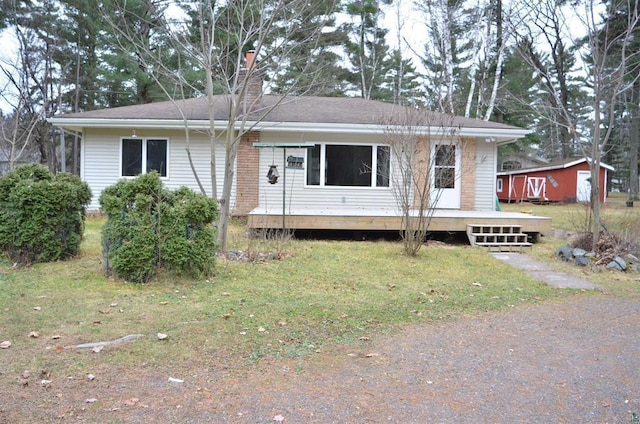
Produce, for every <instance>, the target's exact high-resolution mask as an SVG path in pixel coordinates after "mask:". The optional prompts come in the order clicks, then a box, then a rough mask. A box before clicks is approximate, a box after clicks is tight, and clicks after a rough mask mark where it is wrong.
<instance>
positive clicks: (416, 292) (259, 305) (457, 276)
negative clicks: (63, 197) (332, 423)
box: [0, 205, 640, 375]
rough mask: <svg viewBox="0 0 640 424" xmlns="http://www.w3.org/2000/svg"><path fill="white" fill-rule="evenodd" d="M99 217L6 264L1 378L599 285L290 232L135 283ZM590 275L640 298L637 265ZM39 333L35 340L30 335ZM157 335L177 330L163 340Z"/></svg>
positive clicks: (371, 325)
mask: <svg viewBox="0 0 640 424" xmlns="http://www.w3.org/2000/svg"><path fill="white" fill-rule="evenodd" d="M509 207H510V208H511V207H513V208H522V207H523V206H522V205H509ZM527 207H528V206H527ZM573 207H574V206H531V208H533V209H534V213H536V214H540V215H551V212H553V214H554V215H553V216H554V218H555V214H557V215H558V216H559V217H565V216H566V215H568V212H567V210H568V208H573ZM514 210H515V209H514ZM547 211H548V212H549V213H547ZM563 211H564V212H563ZM620 214H621V216H622V217H623V218H625V219H626V215H625V214H623V213H622V211H620ZM555 222H556V221H555V220H554V226H555ZM558 222H562V225H567V224H568V222H566V221H561V220H560V219H559V220H558ZM103 223H104V220H103V219H100V218H90V219H88V221H87V227H86V233H85V240H84V242H83V245H82V252H81V255H80V256H79V257H78V258H75V259H72V260H69V261H64V262H56V263H51V264H38V265H34V266H31V267H26V268H21V269H13V268H11V267H10V264H8V263H6V262H5V263H2V265H0V318H1V319H0V341H1V340H10V341H11V342H12V344H13V345H12V347H11V348H10V349H6V350H3V351H2V352H0V353H1V354H2V355H0V359H2V360H3V362H4V364H7V365H6V367H7V371H6V372H7V374H5V375H14V374H15V373H19V372H21V371H22V370H24V369H32V370H33V369H39V368H43V367H46V368H57V369H58V370H60V371H62V372H65V371H71V370H75V371H78V370H82V369H84V368H85V367H87V366H88V364H89V363H91V364H93V366H97V364H98V362H99V364H100V365H102V366H109V365H111V366H115V365H119V366H125V367H126V366H137V365H139V364H146V365H157V366H162V365H170V364H175V363H179V362H185V363H187V362H191V361H196V362H197V363H199V364H205V365H203V366H206V362H207V361H208V360H210V359H208V358H217V359H218V360H219V359H220V358H228V359H229V360H230V361H231V360H232V361H235V363H251V362H254V361H257V360H259V359H260V358H262V357H265V356H268V357H287V358H298V357H299V358H305V357H306V356H307V355H309V354H311V353H313V352H315V351H317V350H323V349H330V348H331V347H332V346H336V345H337V344H343V343H362V341H361V339H363V338H365V339H366V338H367V337H371V336H374V335H375V334H380V333H381V332H383V333H386V332H391V331H394V330H395V329H397V328H398V327H399V326H402V325H403V324H408V323H415V322H420V321H424V320H446V319H451V318H454V317H458V316H461V315H477V314H480V313H483V312H485V311H490V310H500V309H507V308H512V307H516V306H517V305H521V304H528V303H535V302H541V301H551V300H553V299H557V298H562V297H565V296H571V295H576V294H577V293H580V295H591V294H590V293H585V292H575V291H571V290H557V289H552V288H549V287H548V286H546V285H545V284H542V283H540V282H538V281H537V280H534V279H532V278H530V277H528V276H526V275H525V274H523V273H522V272H520V271H518V270H515V269H513V268H511V267H509V266H508V265H506V264H504V263H502V262H501V261H498V260H495V259H493V257H492V256H491V255H490V254H489V253H487V252H485V251H483V250H481V249H477V248H471V247H468V246H443V245H434V246H428V247H425V248H424V249H423V250H422V251H421V252H420V254H419V256H418V257H415V258H410V257H406V256H403V255H402V247H401V244H400V242H388V241H379V242H349V241H339V242H338V241H309V240H290V241H287V242H284V245H279V246H277V248H278V249H280V250H281V251H283V252H285V253H286V255H285V257H284V259H282V260H271V261H264V262H239V261H226V260H223V259H220V260H219V261H218V262H217V265H216V267H217V268H216V272H215V275H213V276H211V277H210V278H209V279H203V280H195V281H194V280H189V279H185V278H182V277H180V276H175V275H173V276H172V275H163V276H161V278H160V279H159V280H158V281H154V282H153V283H149V284H145V285H141V284H133V283H127V282H125V281H119V280H114V279H109V278H106V277H105V276H104V275H103V269H102V268H103V264H102V258H101V247H100V230H101V226H102V224H103ZM243 233H244V229H243V228H242V226H241V225H240V224H238V223H235V224H234V228H233V233H232V240H233V242H234V243H235V245H236V247H237V248H240V249H242V248H247V246H251V249H256V250H261V249H262V248H264V249H267V250H269V249H274V246H273V244H270V245H264V246H261V243H262V242H260V241H249V240H247V239H246V238H244V236H243ZM562 242H563V241H561V240H556V239H553V238H549V237H547V238H545V239H544V241H543V242H542V243H539V244H538V245H536V246H535V247H534V249H533V250H532V254H533V255H535V256H537V257H539V258H544V259H545V260H548V261H549V262H553V263H554V265H553V266H558V267H566V265H564V264H562V263H561V262H559V261H556V260H555V259H554V258H553V251H554V250H555V248H556V246H557V245H558V244H560V243H562ZM570 268H571V269H570V271H569V272H580V273H584V270H580V269H573V268H572V267H570ZM586 278H589V279H591V280H593V281H594V282H597V283H599V284H602V285H604V286H605V287H606V288H607V289H608V290H610V291H611V292H612V293H614V294H619V295H624V296H634V297H637V296H638V292H639V291H638V288H637V286H638V279H639V278H640V277H638V276H637V275H636V276H632V275H627V274H620V273H618V274H614V273H611V272H601V273H594V274H590V275H587V276H586ZM31 332H37V333H38V335H39V336H38V337H30V333H31ZM157 333H165V334H167V335H168V338H167V339H166V340H158V339H157V337H156V334H157ZM128 334H143V335H144V337H143V338H141V339H139V340H137V341H135V342H130V343H127V344H126V345H122V346H121V347H119V348H117V349H112V350H110V351H109V352H110V353H109V355H101V356H100V355H78V354H77V353H76V352H75V351H74V350H71V349H63V348H64V347H65V346H72V345H76V344H79V343H87V342H97V341H106V340H113V339H116V338H119V337H122V336H125V335H128ZM68 352H74V353H68ZM98 358H99V359H98ZM6 359H9V360H6ZM4 364H3V367H5V365H4ZM9 370H10V371H11V372H9ZM3 372H4V371H3Z"/></svg>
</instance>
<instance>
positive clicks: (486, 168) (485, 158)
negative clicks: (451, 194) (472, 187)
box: [474, 138, 498, 211]
mask: <svg viewBox="0 0 640 424" xmlns="http://www.w3.org/2000/svg"><path fill="white" fill-rule="evenodd" d="M496 161H497V147H496V145H495V143H486V142H485V141H484V140H483V139H481V138H480V139H478V141H477V144H476V197H475V202H476V203H475V208H474V209H475V210H477V211H493V210H495V207H496V169H497V166H498V165H497V162H496Z"/></svg>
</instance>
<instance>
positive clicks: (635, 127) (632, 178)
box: [629, 79, 640, 200]
mask: <svg viewBox="0 0 640 424" xmlns="http://www.w3.org/2000/svg"><path fill="white" fill-rule="evenodd" d="M639 103H640V80H637V79H636V81H635V82H634V84H633V92H632V94H631V107H630V109H631V111H630V112H631V128H630V129H629V198H630V199H636V200H637V199H638V194H639V191H640V188H639V187H638V185H640V182H639V181H638V145H640V137H639V134H638V133H639V132H640V104H639Z"/></svg>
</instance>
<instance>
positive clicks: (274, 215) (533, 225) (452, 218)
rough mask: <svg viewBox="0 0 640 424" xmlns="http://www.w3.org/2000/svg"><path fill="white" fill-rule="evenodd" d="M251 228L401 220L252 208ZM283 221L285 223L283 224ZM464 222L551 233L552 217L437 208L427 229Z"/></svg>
mask: <svg viewBox="0 0 640 424" xmlns="http://www.w3.org/2000/svg"><path fill="white" fill-rule="evenodd" d="M247 218H248V225H249V228H250V229H265V228H272V229H281V228H286V229H288V230H303V229H304V230H345V231H399V230H400V229H401V219H400V217H399V216H398V215H397V213H396V211H394V210H380V211H375V212H373V211H371V210H363V209H341V210H332V211H318V210H298V211H288V212H287V213H286V214H285V215H284V216H283V214H282V212H281V211H269V212H266V211H264V210H259V209H254V210H253V211H251V212H250V213H249V215H248V217H247ZM283 221H284V225H283ZM467 225H519V226H520V227H521V229H522V232H523V233H527V234H533V235H540V234H542V235H545V234H550V232H551V218H547V217H542V216H535V215H530V214H525V213H517V212H498V211H460V210H444V209H442V210H436V211H435V212H434V214H433V217H432V219H431V224H430V225H429V231H434V232H435V231H447V232H466V231H467Z"/></svg>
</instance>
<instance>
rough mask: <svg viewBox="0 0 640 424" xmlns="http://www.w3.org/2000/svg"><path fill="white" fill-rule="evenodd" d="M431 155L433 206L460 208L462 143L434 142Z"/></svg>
mask: <svg viewBox="0 0 640 424" xmlns="http://www.w3.org/2000/svg"><path fill="white" fill-rule="evenodd" d="M431 157H432V158H433V161H432V165H433V166H432V167H431V168H432V169H431V199H430V200H431V202H430V203H431V207H432V208H440V209H460V194H461V190H460V144H459V143H447V142H439V143H434V144H432V146H431Z"/></svg>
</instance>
